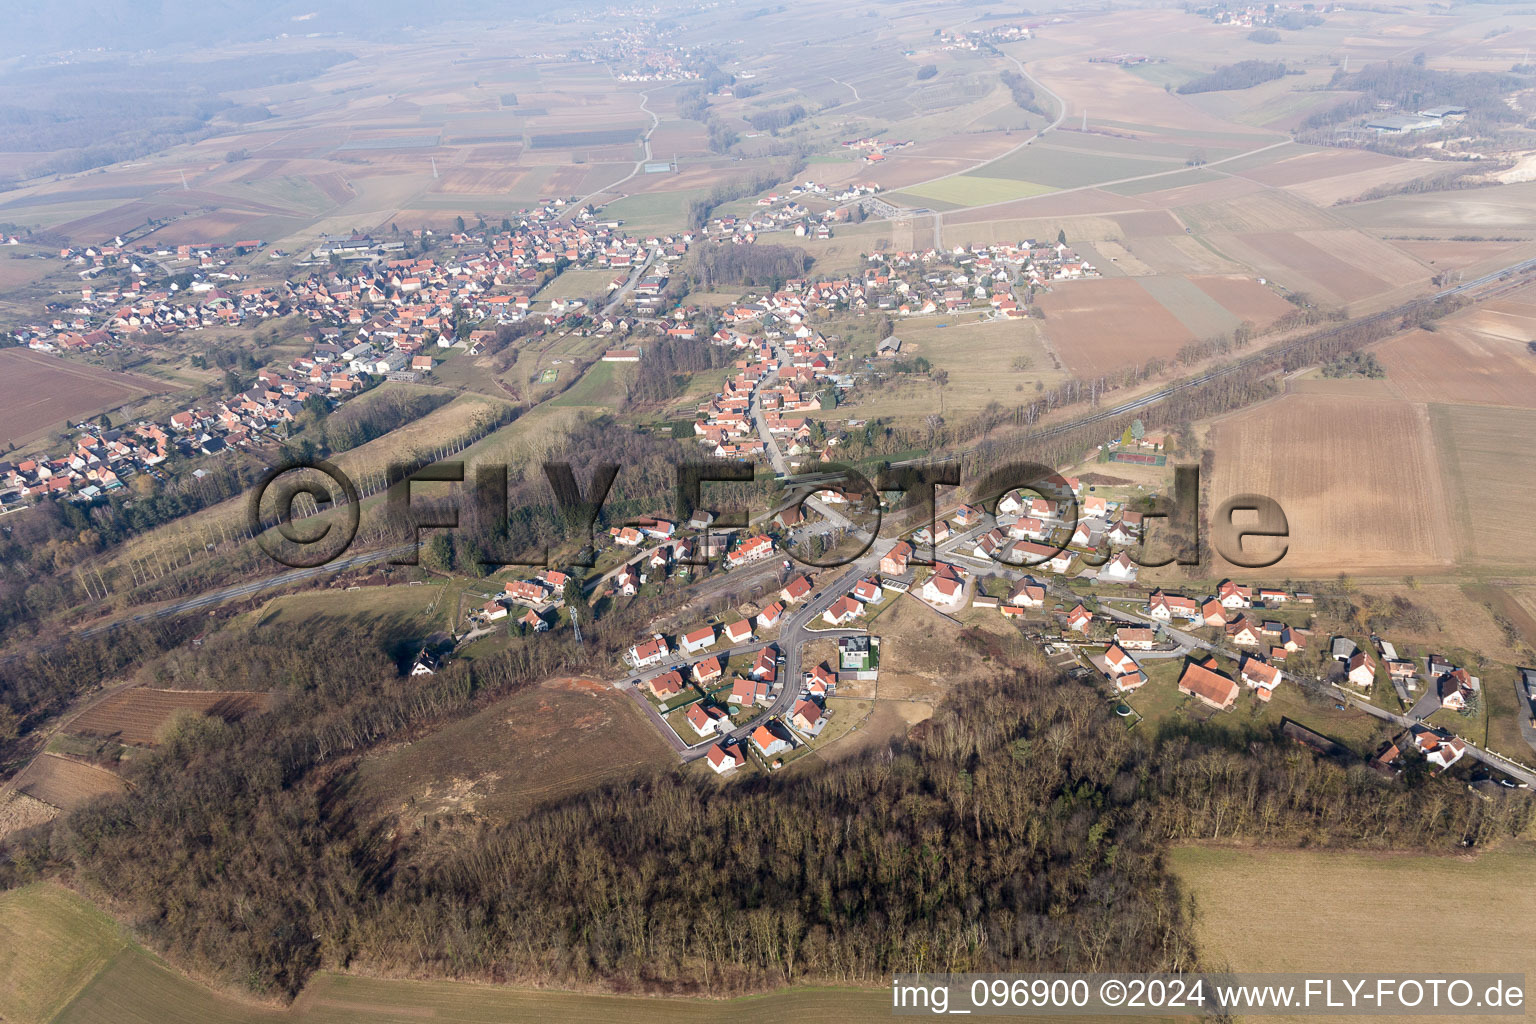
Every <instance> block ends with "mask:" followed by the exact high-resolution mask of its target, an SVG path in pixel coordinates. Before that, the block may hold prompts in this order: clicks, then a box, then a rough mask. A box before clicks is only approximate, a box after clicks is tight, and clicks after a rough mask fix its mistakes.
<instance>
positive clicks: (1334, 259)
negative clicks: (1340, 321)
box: [1213, 231, 1428, 303]
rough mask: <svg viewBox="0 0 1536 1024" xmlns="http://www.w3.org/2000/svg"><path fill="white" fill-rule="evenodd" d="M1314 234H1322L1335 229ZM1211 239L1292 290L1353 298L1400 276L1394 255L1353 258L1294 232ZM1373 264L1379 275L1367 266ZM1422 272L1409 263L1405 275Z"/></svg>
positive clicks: (1336, 298)
mask: <svg viewBox="0 0 1536 1024" xmlns="http://www.w3.org/2000/svg"><path fill="white" fill-rule="evenodd" d="M1308 234H1311V233H1308ZM1316 234H1317V235H1319V236H1326V235H1334V234H1339V233H1337V232H1318V233H1316ZM1349 234H1357V233H1353V232H1351V233H1349ZM1358 238H1360V239H1364V238H1365V236H1364V235H1358ZM1319 240H1321V238H1320V239H1319ZM1213 241H1214V242H1215V244H1216V245H1217V247H1219V248H1221V249H1222V250H1223V251H1226V252H1229V253H1231V254H1232V255H1233V256H1234V257H1235V258H1237V259H1240V260H1242V261H1243V262H1245V263H1248V264H1249V265H1250V266H1253V267H1254V268H1255V269H1257V270H1261V271H1263V272H1264V274H1265V275H1266V276H1268V277H1271V278H1276V279H1279V280H1280V281H1281V282H1282V283H1283V284H1285V285H1286V286H1287V287H1289V288H1291V289H1292V290H1293V291H1306V292H1311V293H1312V294H1313V295H1315V296H1317V297H1318V298H1322V299H1324V300H1325V301H1333V302H1338V303H1349V302H1354V301H1356V300H1358V299H1364V298H1368V297H1370V296H1372V295H1379V294H1381V293H1382V292H1387V291H1391V290H1392V289H1394V288H1397V287H1399V286H1400V285H1401V284H1402V283H1403V279H1402V278H1401V277H1392V276H1391V273H1392V271H1393V268H1392V267H1391V266H1390V264H1391V263H1392V262H1394V261H1391V260H1387V261H1376V260H1370V259H1367V260H1364V261H1358V262H1357V261H1356V260H1353V259H1344V258H1341V257H1340V256H1337V255H1335V254H1334V251H1332V247H1331V246H1329V247H1326V248H1325V247H1324V245H1319V244H1317V243H1316V242H1314V241H1312V240H1311V239H1309V238H1308V237H1304V236H1303V233H1300V232H1281V231H1266V232H1260V233H1256V234H1246V235H1237V236H1232V237H1222V236H1217V237H1215V238H1214V239H1213ZM1375 244H1376V246H1378V247H1379V248H1380V249H1382V250H1386V251H1388V252H1394V253H1395V250H1392V249H1391V247H1390V246H1387V245H1385V244H1383V243H1380V242H1377V243H1375ZM1325 245H1326V243H1325ZM1359 248H1361V249H1367V250H1368V249H1370V248H1372V247H1371V246H1369V245H1368V244H1362V245H1361V246H1359ZM1400 258H1401V259H1406V257H1400ZM1365 267H1370V268H1371V271H1367V270H1365V269H1364V268H1365ZM1378 269H1379V270H1380V271H1381V272H1382V274H1383V276H1377V274H1376V273H1374V272H1372V271H1376V270H1378ZM1427 276H1428V273H1427V271H1425V269H1424V268H1423V267H1420V266H1417V265H1415V266H1414V273H1412V274H1411V275H1410V278H1413V277H1427Z"/></svg>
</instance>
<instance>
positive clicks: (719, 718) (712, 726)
mask: <svg viewBox="0 0 1536 1024" xmlns="http://www.w3.org/2000/svg"><path fill="white" fill-rule="evenodd" d="M683 717H684V718H686V719H687V720H688V724H689V726H691V727H692V728H693V731H694V732H696V733H698V734H699V735H700V736H713V735H715V734H717V733H719V732H722V731H724V732H729V731H730V729H731V720H730V718H728V717H727V716H726V714H725V712H724V711H721V710H720V709H719V708H707V707H705V706H704V705H702V704H695V705H693V706H692V707H691V708H689V709H688V710H687V711H686V712H685V713H684V714H683Z"/></svg>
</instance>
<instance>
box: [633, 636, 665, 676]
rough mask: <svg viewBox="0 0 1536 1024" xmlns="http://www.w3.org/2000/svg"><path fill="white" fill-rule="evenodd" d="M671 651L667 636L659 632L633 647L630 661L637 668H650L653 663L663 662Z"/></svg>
mask: <svg viewBox="0 0 1536 1024" xmlns="http://www.w3.org/2000/svg"><path fill="white" fill-rule="evenodd" d="M671 653H672V650H671V648H669V647H668V646H667V641H666V638H665V637H663V636H662V635H661V634H660V633H657V634H654V635H653V636H652V637H651V638H650V639H649V640H647V641H645V642H644V643H639V644H636V645H635V646H633V647H631V648H630V649H629V655H628V661H629V663H630V664H631V665H633V666H634V667H635V668H650V667H651V666H652V665H659V664H661V662H662V660H663V659H665V658H666V657H667V656H668V655H669V654H671Z"/></svg>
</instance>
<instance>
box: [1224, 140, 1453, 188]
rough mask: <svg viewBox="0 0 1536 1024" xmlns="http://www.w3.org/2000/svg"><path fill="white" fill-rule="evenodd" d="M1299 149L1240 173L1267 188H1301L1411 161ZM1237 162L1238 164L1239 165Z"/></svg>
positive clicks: (1359, 152)
mask: <svg viewBox="0 0 1536 1024" xmlns="http://www.w3.org/2000/svg"><path fill="white" fill-rule="evenodd" d="M1299 149H1300V147H1296V148H1287V149H1285V150H1276V151H1275V152H1280V153H1285V154H1288V155H1286V156H1285V157H1284V158H1283V159H1279V160H1274V161H1272V162H1270V163H1266V164H1263V165H1262V166H1258V167H1252V168H1247V169H1244V170H1241V171H1239V172H1238V173H1239V174H1241V175H1242V176H1243V177H1245V178H1251V179H1253V180H1254V181H1257V182H1260V183H1262V184H1265V185H1272V186H1285V185H1300V184H1303V183H1304V182H1309V181H1317V180H1319V179H1321V178H1333V177H1337V176H1338V175H1341V174H1356V173H1360V172H1368V171H1381V170H1384V169H1386V168H1391V167H1398V166H1401V165H1402V164H1405V163H1409V161H1405V160H1400V159H1398V158H1396V157H1390V156H1384V155H1382V154H1380V153H1371V152H1368V151H1366V150H1363V149H1309V150H1300V151H1298V150H1299ZM1233 162H1234V163H1236V162H1237V161H1233ZM1421 166H1424V165H1421Z"/></svg>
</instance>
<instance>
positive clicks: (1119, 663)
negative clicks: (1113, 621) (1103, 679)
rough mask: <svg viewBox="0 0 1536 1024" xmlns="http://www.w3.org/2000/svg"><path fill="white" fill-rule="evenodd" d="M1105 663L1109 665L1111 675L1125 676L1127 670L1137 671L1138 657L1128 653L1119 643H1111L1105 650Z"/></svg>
mask: <svg viewBox="0 0 1536 1024" xmlns="http://www.w3.org/2000/svg"><path fill="white" fill-rule="evenodd" d="M1104 664H1105V665H1107V666H1108V667H1109V672H1110V676H1111V677H1114V676H1123V675H1125V674H1126V673H1127V672H1134V671H1136V667H1137V666H1136V659H1135V658H1132V657H1131V656H1130V655H1129V654H1127V653H1126V652H1125V650H1124V648H1122V647H1121V646H1120V645H1119V644H1110V645H1109V649H1108V650H1106V651H1105V652H1104Z"/></svg>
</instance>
